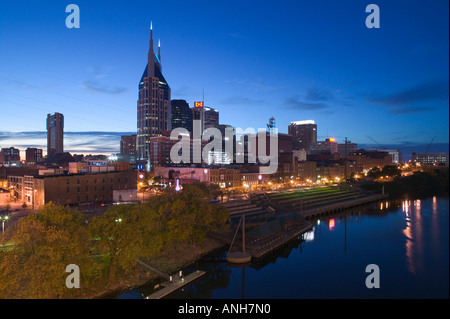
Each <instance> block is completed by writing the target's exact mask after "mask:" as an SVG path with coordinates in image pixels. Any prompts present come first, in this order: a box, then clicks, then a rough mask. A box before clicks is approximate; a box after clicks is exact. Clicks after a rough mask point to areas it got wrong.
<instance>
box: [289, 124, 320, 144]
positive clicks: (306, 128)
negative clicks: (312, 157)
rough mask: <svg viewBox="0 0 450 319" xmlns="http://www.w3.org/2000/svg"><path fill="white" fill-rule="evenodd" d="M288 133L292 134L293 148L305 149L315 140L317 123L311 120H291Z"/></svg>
mask: <svg viewBox="0 0 450 319" xmlns="http://www.w3.org/2000/svg"><path fill="white" fill-rule="evenodd" d="M288 133H289V135H292V136H293V138H294V139H293V148H294V150H299V149H302V148H304V149H306V150H308V148H309V146H310V145H311V144H312V143H316V142H317V124H316V123H315V122H314V121H312V120H307V121H295V122H291V125H289V127H288Z"/></svg>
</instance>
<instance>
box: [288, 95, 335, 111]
mask: <svg viewBox="0 0 450 319" xmlns="http://www.w3.org/2000/svg"><path fill="white" fill-rule="evenodd" d="M285 104H286V105H287V106H288V107H289V108H292V109H296V110H303V111H319V110H320V111H321V110H324V109H326V108H328V105H327V104H324V103H322V102H305V101H301V100H300V99H299V98H298V97H290V98H288V99H286V101H285Z"/></svg>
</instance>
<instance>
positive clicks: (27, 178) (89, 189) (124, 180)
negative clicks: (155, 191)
mask: <svg viewBox="0 0 450 319" xmlns="http://www.w3.org/2000/svg"><path fill="white" fill-rule="evenodd" d="M8 185H9V188H10V190H12V194H13V196H14V198H15V199H16V200H19V201H23V202H24V203H26V204H27V205H31V206H33V207H35V208H36V207H39V206H41V205H45V204H47V203H49V202H53V203H54V204H57V205H69V204H82V203H96V202H103V201H105V202H110V201H112V200H113V193H114V191H120V190H136V188H137V174H136V172H134V171H123V172H105V173H98V174H67V175H24V176H8Z"/></svg>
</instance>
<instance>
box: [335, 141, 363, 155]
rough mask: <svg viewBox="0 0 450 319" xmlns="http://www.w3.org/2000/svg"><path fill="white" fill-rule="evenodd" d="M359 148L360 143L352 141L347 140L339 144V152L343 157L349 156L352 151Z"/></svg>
mask: <svg viewBox="0 0 450 319" xmlns="http://www.w3.org/2000/svg"><path fill="white" fill-rule="evenodd" d="M357 150H358V144H356V143H352V142H351V141H347V142H344V143H342V144H341V143H339V144H338V153H339V155H341V156H342V157H345V156H348V155H349V154H350V153H352V152H356V151H357Z"/></svg>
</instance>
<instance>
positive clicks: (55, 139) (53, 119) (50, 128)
mask: <svg viewBox="0 0 450 319" xmlns="http://www.w3.org/2000/svg"><path fill="white" fill-rule="evenodd" d="M63 152H64V115H62V114H60V113H53V114H47V157H48V158H49V157H51V156H53V155H55V154H57V153H63Z"/></svg>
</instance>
